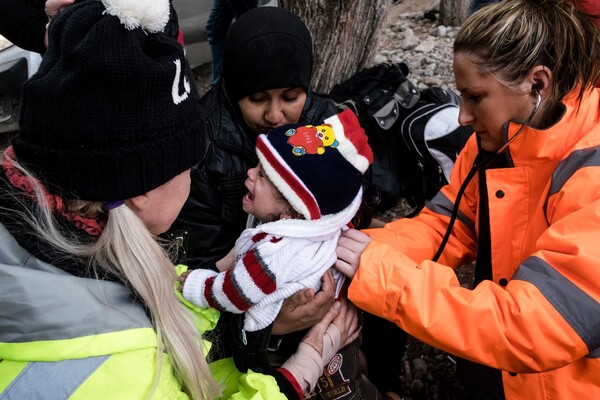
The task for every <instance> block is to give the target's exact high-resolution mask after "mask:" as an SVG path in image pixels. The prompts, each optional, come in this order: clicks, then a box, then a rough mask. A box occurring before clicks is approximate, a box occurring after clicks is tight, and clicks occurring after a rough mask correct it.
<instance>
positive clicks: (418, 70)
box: [374, 0, 473, 400]
mask: <svg viewBox="0 0 600 400" xmlns="http://www.w3.org/2000/svg"><path fill="white" fill-rule="evenodd" d="M437 16H438V14H437V12H436V10H435V5H433V6H432V5H431V2H429V3H428V2H426V1H421V0H402V1H401V2H399V3H397V4H395V5H393V6H392V8H391V9H390V12H389V15H388V18H387V23H386V27H385V28H384V29H383V32H382V35H381V37H380V41H379V50H378V53H377V55H376V58H375V64H380V63H384V62H393V63H397V62H405V63H406V64H408V66H409V69H410V73H409V75H408V78H409V79H410V80H412V81H413V82H414V83H415V84H416V85H417V87H419V88H425V87H428V86H440V87H442V88H444V89H450V90H456V88H455V81H454V75H453V73H452V44H453V40H454V37H455V36H456V33H457V31H458V27H452V26H443V25H439V23H438V21H437ZM409 211H410V208H409V207H408V206H407V205H406V203H405V202H404V201H402V200H401V201H400V202H399V203H398V205H397V206H396V207H394V208H392V209H390V210H387V211H385V212H382V213H378V214H376V215H374V217H375V218H377V219H379V220H380V221H382V222H389V221H392V220H395V219H398V218H402V217H403V216H404V215H406V214H407V213H408V212H409ZM457 276H458V279H459V281H460V282H461V284H462V285H463V286H465V287H469V286H470V283H471V281H472V278H473V265H466V266H463V267H461V268H459V269H458V270H457ZM401 380H402V382H403V385H404V392H403V393H402V398H403V399H404V400H425V399H427V400H437V399H439V400H445V399H447V400H463V399H467V395H466V392H465V389H464V386H463V385H462V383H461V382H460V380H459V379H458V378H457V376H456V361H455V357H453V356H451V355H449V354H447V353H445V352H443V351H441V350H439V349H437V348H435V347H432V346H429V345H427V344H425V343H422V342H420V341H419V340H417V339H415V338H413V337H409V339H408V342H407V348H406V352H405V356H404V358H403V359H402V373H401Z"/></svg>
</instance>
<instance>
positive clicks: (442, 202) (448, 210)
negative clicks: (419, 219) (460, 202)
mask: <svg viewBox="0 0 600 400" xmlns="http://www.w3.org/2000/svg"><path fill="white" fill-rule="evenodd" d="M425 207H426V208H428V209H429V210H431V211H433V212H435V213H437V214H439V215H443V216H446V217H450V216H452V209H453V208H454V203H453V202H451V201H450V199H449V198H448V197H446V195H445V194H444V193H442V191H441V190H440V191H439V192H437V194H436V195H435V196H433V198H432V199H431V200H430V201H429V202H428V203H427V204H426V205H425ZM456 218H457V219H458V220H459V221H460V222H462V223H463V225H464V226H466V227H467V228H468V229H469V230H470V231H471V232H473V234H475V222H474V221H473V220H472V219H470V218H468V217H467V216H466V215H465V214H464V213H463V212H462V211H459V212H458V214H457V216H456Z"/></svg>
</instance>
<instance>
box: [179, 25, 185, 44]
mask: <svg viewBox="0 0 600 400" xmlns="http://www.w3.org/2000/svg"><path fill="white" fill-rule="evenodd" d="M177 43H179V44H180V45H182V46H183V45H184V44H183V31H182V30H181V28H179V31H178V32H177Z"/></svg>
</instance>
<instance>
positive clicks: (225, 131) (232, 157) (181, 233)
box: [167, 80, 338, 269]
mask: <svg viewBox="0 0 600 400" xmlns="http://www.w3.org/2000/svg"><path fill="white" fill-rule="evenodd" d="M222 81H223V80H220V82H219V83H218V84H217V85H216V86H215V87H213V88H212V89H211V90H209V92H208V93H206V94H205V95H204V96H203V97H202V98H201V99H200V105H201V107H202V109H203V111H204V112H205V114H206V116H207V117H206V120H207V122H206V124H207V125H206V127H205V132H204V140H205V146H204V148H205V153H204V155H203V157H202V158H201V161H200V162H199V163H198V164H197V165H196V166H194V167H193V168H192V173H191V177H192V185H191V190H190V196H189V198H188V199H187V201H186V203H185V205H184V206H183V209H182V210H181V212H180V213H179V216H178V217H177V220H176V221H175V223H174V224H173V225H172V227H171V229H170V230H169V232H167V236H168V237H169V238H176V239H177V241H178V242H179V243H180V244H181V246H180V248H179V256H180V257H179V262H181V263H184V264H186V265H188V267H190V268H209V269H214V264H215V262H216V261H217V260H219V259H221V258H222V257H224V256H225V255H226V254H227V253H228V252H229V250H230V249H231V248H232V247H233V246H234V244H235V241H236V239H237V238H238V236H239V235H240V233H241V232H242V231H243V230H244V228H245V227H246V219H247V214H246V213H245V212H244V210H243V209H242V197H243V196H244V195H245V194H246V192H247V190H246V188H245V186H244V181H245V180H246V177H247V175H246V174H247V171H248V169H249V168H253V167H255V166H256V164H258V157H257V156H256V152H255V144H256V137H257V133H255V132H253V131H252V130H251V129H250V128H248V127H247V126H246V124H245V123H244V122H243V118H242V116H241V113H240V111H239V108H238V107H237V105H236V106H234V105H232V104H231V102H230V101H229V98H228V96H227V94H226V91H225V89H224V86H223V84H222ZM337 112H338V110H337V108H336V106H335V104H334V103H333V101H332V100H331V99H329V98H328V97H326V96H322V95H318V94H316V93H314V92H310V91H309V93H308V97H307V99H306V104H305V105H304V110H303V111H302V115H301V117H300V121H299V122H301V123H307V124H308V123H312V124H314V123H315V122H322V121H323V120H324V119H325V118H327V117H330V116H332V115H334V114H337Z"/></svg>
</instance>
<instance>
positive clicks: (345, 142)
mask: <svg viewBox="0 0 600 400" xmlns="http://www.w3.org/2000/svg"><path fill="white" fill-rule="evenodd" d="M338 115H339V114H338ZM338 115H334V116H331V117H329V118H327V119H326V120H325V123H326V124H330V125H331V126H332V127H333V131H334V132H335V138H336V139H337V140H338V142H339V144H338V146H337V149H338V151H339V152H340V153H341V154H342V155H343V156H344V158H345V159H346V160H348V162H349V163H350V164H352V165H353V166H354V168H356V169H357V170H359V171H360V172H361V173H363V174H364V173H365V171H366V170H367V168H369V165H370V162H369V160H368V159H367V158H366V157H365V156H363V155H362V154H360V153H359V152H358V149H357V148H356V147H355V146H354V144H353V143H352V140H350V138H349V135H348V134H349V133H350V132H348V134H347V133H346V131H345V130H344V124H343V123H342V121H340V118H339V116H338ZM356 124H357V125H356V127H348V128H351V129H361V130H362V128H361V127H360V125H358V120H357V121H356Z"/></svg>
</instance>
